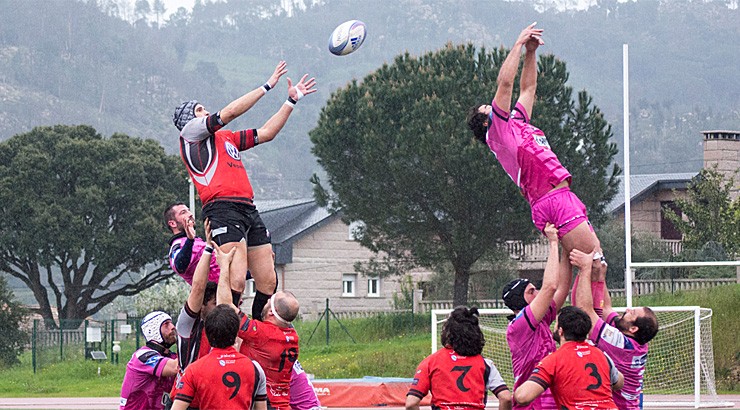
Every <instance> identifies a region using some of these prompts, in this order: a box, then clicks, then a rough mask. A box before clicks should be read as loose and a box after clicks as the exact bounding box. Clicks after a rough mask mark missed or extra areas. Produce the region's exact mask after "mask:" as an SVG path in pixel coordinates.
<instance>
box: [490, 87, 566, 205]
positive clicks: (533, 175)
mask: <svg viewBox="0 0 740 410" xmlns="http://www.w3.org/2000/svg"><path fill="white" fill-rule="evenodd" d="M491 106H492V108H493V109H492V111H491V114H490V115H489V118H490V121H491V126H490V127H489V128H488V136H487V138H486V141H487V143H488V147H489V148H491V151H493V153H494V154H495V155H496V158H497V159H498V161H499V162H500V163H501V166H502V167H503V168H504V170H505V171H506V173H507V174H509V176H510V177H511V179H512V180H513V181H514V182H515V183H516V185H517V186H518V187H519V189H521V190H522V194H523V195H524V197H525V198H527V201H529V203H530V205H531V204H533V203H534V202H536V201H537V200H538V199H539V198H540V197H542V196H543V195H545V194H546V193H548V192H549V191H550V190H552V189H553V188H555V186H557V185H558V184H560V183H561V182H563V181H565V180H568V181H570V178H571V175H570V173H569V172H568V170H567V169H565V167H563V165H562V164H560V161H559V160H558V157H557V156H556V155H555V153H554V152H552V149H550V144H549V143H548V142H547V138H546V137H545V133H543V132H542V130H540V129H539V128H537V127H535V126H533V125H531V124H530V123H529V114H528V113H527V112H526V110H525V109H524V107H523V106H522V105H521V104H520V103H518V102H517V103H516V106H514V109H513V110H512V111H511V114H508V113H506V112H504V110H502V109H501V108H499V107H498V106H496V102H495V101H494V102H492V103H491Z"/></svg>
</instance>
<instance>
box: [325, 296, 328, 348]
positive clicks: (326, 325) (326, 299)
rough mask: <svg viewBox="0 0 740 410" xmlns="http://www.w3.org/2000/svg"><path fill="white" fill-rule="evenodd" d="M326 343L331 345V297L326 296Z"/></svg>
mask: <svg viewBox="0 0 740 410" xmlns="http://www.w3.org/2000/svg"><path fill="white" fill-rule="evenodd" d="M325 313H326V345H327V346H329V298H326V311H325Z"/></svg>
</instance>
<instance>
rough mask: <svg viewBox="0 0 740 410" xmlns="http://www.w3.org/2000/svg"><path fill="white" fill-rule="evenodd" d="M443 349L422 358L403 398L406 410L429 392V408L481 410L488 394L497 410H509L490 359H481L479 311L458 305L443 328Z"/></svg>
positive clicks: (502, 384)
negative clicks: (430, 396) (430, 400)
mask: <svg viewBox="0 0 740 410" xmlns="http://www.w3.org/2000/svg"><path fill="white" fill-rule="evenodd" d="M442 344H443V345H444V347H443V348H442V349H440V350H438V351H437V352H435V353H432V355H430V356H428V357H427V358H426V359H424V360H423V361H422V362H421V364H419V367H418V368H417V369H416V374H414V381H413V382H412V383H411V386H410V388H409V392H408V393H407V395H406V409H407V410H419V403H420V402H421V399H423V398H424V396H426V395H427V393H430V392H431V393H432V408H434V409H440V410H448V409H449V410H452V409H462V408H465V409H484V408H485V407H486V396H487V391H488V390H490V391H492V392H493V394H494V395H496V397H497V398H498V401H499V405H498V408H499V410H503V409H511V393H510V392H509V387H508V386H506V383H505V382H504V379H502V378H501V374H500V373H499V371H498V369H496V366H494V364H493V362H492V361H491V360H490V359H486V358H484V357H483V356H481V353H482V352H483V346H484V345H485V344H486V340H485V338H484V337H483V332H481V330H480V327H479V326H478V309H476V308H471V309H468V308H467V307H465V306H458V307H456V308H455V310H453V311H452V313H450V316H449V317H448V318H447V321H446V322H445V324H444V327H443V328H442Z"/></svg>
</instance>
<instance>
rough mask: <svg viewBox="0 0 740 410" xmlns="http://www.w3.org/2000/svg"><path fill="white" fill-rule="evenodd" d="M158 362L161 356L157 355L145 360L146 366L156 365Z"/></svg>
mask: <svg viewBox="0 0 740 410" xmlns="http://www.w3.org/2000/svg"><path fill="white" fill-rule="evenodd" d="M158 362H159V357H158V356H156V355H155V356H152V357H150V358H148V359H147V360H146V362H144V366H149V367H156V366H157V363H158Z"/></svg>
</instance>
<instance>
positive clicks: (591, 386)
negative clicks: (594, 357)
mask: <svg viewBox="0 0 740 410" xmlns="http://www.w3.org/2000/svg"><path fill="white" fill-rule="evenodd" d="M586 370H591V377H593V378H594V379H596V383H594V384H589V385H588V387H586V390H596V389H598V388H599V387H601V375H600V374H599V371H598V369H597V368H596V365H595V364H593V363H586Z"/></svg>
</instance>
